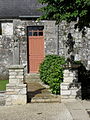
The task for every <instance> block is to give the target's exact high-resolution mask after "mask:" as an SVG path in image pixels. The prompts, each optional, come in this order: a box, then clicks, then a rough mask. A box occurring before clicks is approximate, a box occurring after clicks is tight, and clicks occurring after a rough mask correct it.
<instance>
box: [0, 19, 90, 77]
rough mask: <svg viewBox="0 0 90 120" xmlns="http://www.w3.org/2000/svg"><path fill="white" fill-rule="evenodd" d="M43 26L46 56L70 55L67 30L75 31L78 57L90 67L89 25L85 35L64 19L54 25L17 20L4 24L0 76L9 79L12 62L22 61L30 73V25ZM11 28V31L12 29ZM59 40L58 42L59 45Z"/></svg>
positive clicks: (53, 23)
mask: <svg viewBox="0 0 90 120" xmlns="http://www.w3.org/2000/svg"><path fill="white" fill-rule="evenodd" d="M36 25H39V26H44V45H45V46H44V48H45V55H47V54H59V55H63V56H65V57H66V58H67V49H66V46H65V42H66V41H67V40H68V38H67V36H68V33H71V34H72V37H73V40H74V41H75V45H74V54H75V60H77V61H78V60H81V61H82V62H83V63H84V65H85V66H86V68H87V69H89V67H90V62H89V61H90V59H89V56H90V52H89V49H90V48H89V44H90V42H89V40H90V28H85V29H86V30H85V31H86V34H85V37H84V36H83V35H82V32H80V31H79V29H78V28H77V29H74V25H75V22H71V23H67V22H66V21H62V22H61V23H60V24H59V25H55V21H51V20H50V21H47V20H46V21H45V20H44V21H39V22H37V21H32V20H19V19H18V20H17V19H14V20H13V22H12V23H9V22H7V23H3V34H2V35H0V68H1V69H0V77H1V79H5V78H7V79H8V66H9V65H11V64H13V63H14V64H19V63H20V64H23V65H25V66H26V68H25V71H26V72H27V34H26V33H27V26H36ZM9 31H11V32H9ZM58 43H59V44H58Z"/></svg>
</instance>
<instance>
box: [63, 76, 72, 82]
mask: <svg viewBox="0 0 90 120" xmlns="http://www.w3.org/2000/svg"><path fill="white" fill-rule="evenodd" d="M64 82H68V83H72V82H73V77H70V76H69V77H64Z"/></svg>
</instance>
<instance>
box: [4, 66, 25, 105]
mask: <svg viewBox="0 0 90 120" xmlns="http://www.w3.org/2000/svg"><path fill="white" fill-rule="evenodd" d="M23 69H24V67H23V66H21V65H13V66H11V67H10V68H9V84H7V85H6V105H16V104H26V103H27V86H26V84H24V70H23ZM19 70H20V71H19ZM19 72H20V74H19Z"/></svg>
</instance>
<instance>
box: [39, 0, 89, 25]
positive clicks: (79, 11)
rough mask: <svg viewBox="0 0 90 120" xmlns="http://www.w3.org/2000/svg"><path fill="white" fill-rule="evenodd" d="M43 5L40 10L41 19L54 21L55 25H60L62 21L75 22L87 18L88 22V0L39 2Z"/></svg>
mask: <svg viewBox="0 0 90 120" xmlns="http://www.w3.org/2000/svg"><path fill="white" fill-rule="evenodd" d="M39 2H40V3H42V4H44V7H43V8H41V10H42V11H43V16H42V17H41V19H49V20H52V19H53V20H56V23H57V24H58V23H60V22H61V21H62V20H66V21H68V22H70V21H75V20H77V17H78V18H79V20H80V21H81V20H83V22H84V21H85V20H86V19H87V18H88V22H90V15H89V14H90V0H39Z"/></svg>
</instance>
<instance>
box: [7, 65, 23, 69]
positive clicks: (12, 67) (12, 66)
mask: <svg viewBox="0 0 90 120" xmlns="http://www.w3.org/2000/svg"><path fill="white" fill-rule="evenodd" d="M24 67H25V66H24V65H10V66H9V67H8V68H9V69H23V68H24Z"/></svg>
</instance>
